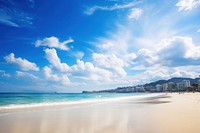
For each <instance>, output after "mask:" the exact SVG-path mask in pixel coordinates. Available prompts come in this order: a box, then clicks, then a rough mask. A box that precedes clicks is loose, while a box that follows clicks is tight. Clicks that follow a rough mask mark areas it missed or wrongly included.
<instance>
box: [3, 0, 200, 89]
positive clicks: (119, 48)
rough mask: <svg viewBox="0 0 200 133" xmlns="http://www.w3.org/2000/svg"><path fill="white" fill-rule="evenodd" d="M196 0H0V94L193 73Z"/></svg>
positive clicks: (197, 63)
mask: <svg viewBox="0 0 200 133" xmlns="http://www.w3.org/2000/svg"><path fill="white" fill-rule="evenodd" d="M199 36H200V0H121V1H120V0H101V1H99V0H98V1H97V0H92V1H80V0H71V1H70V0H67V1H66V0H59V1H49V0H48V1H47V0H40V1H39V0H1V1H0V91H1V92H53V91H58V92H81V91H82V90H100V89H111V88H116V87H118V86H129V85H137V84H144V83H146V82H151V81H155V80H159V79H169V78H171V77H191V78H195V77H198V75H200V38H199Z"/></svg>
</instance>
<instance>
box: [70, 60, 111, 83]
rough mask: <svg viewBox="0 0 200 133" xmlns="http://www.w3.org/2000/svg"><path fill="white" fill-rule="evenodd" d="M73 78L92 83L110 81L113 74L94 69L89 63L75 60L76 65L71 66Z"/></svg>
mask: <svg viewBox="0 0 200 133" xmlns="http://www.w3.org/2000/svg"><path fill="white" fill-rule="evenodd" d="M71 70H72V72H71V73H72V74H73V75H74V76H75V77H78V78H81V79H85V80H92V81H104V82H105V81H106V82H107V81H111V78H112V76H113V74H112V73H111V72H110V71H108V70H105V69H101V68H98V67H95V66H94V65H93V64H92V63H91V62H83V61H81V60H77V64H75V65H73V66H71Z"/></svg>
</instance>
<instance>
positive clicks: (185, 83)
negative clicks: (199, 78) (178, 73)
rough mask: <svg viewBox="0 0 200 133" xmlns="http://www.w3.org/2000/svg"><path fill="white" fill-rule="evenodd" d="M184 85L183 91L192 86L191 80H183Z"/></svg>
mask: <svg viewBox="0 0 200 133" xmlns="http://www.w3.org/2000/svg"><path fill="white" fill-rule="evenodd" d="M182 83H183V89H186V88H187V87H189V86H190V80H183V81H182Z"/></svg>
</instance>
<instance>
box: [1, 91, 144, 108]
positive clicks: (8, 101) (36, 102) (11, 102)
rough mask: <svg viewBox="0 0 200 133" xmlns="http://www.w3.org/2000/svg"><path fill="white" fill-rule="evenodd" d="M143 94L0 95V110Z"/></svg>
mask: <svg viewBox="0 0 200 133" xmlns="http://www.w3.org/2000/svg"><path fill="white" fill-rule="evenodd" d="M142 95H147V94H145V93H55V94H54V93H52V94H25V93H0V110H1V109H8V108H23V107H35V106H48V105H59V104H67V103H74V102H84V101H95V100H101V99H112V98H123V97H130V96H142Z"/></svg>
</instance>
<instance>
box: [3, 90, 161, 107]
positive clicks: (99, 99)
mask: <svg viewBox="0 0 200 133" xmlns="http://www.w3.org/2000/svg"><path fill="white" fill-rule="evenodd" d="M159 95H161V94H145V95H138V96H126V97H115V98H114V97H113V98H96V99H90V100H79V101H64V102H45V103H44V102H43V103H32V104H13V105H7V106H1V107H0V110H12V109H24V108H39V107H50V106H62V105H76V104H86V103H102V102H113V101H119V100H126V99H130V98H131V99H139V98H146V97H154V96H159Z"/></svg>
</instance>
